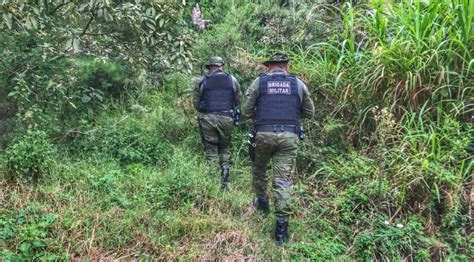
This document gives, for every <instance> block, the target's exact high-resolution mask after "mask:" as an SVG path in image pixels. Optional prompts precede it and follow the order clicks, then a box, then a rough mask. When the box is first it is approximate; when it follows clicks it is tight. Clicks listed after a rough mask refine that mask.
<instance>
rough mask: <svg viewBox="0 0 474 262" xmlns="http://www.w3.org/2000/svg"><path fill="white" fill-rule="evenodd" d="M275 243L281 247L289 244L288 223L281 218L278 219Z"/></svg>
mask: <svg viewBox="0 0 474 262" xmlns="http://www.w3.org/2000/svg"><path fill="white" fill-rule="evenodd" d="M275 241H276V244H277V245H279V246H281V245H283V244H284V243H286V242H288V221H287V220H286V219H284V218H283V217H279V216H277V217H276V228H275Z"/></svg>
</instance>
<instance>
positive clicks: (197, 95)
mask: <svg viewBox="0 0 474 262" xmlns="http://www.w3.org/2000/svg"><path fill="white" fill-rule="evenodd" d="M201 81H202V78H198V79H196V80H195V83H194V88H193V106H194V108H196V110H198V111H199V110H200V109H199V103H200V102H201Z"/></svg>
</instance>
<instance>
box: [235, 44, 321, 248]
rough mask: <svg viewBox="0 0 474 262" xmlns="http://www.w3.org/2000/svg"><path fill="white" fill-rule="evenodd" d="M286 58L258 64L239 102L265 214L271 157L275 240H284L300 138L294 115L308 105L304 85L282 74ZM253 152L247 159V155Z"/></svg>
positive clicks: (310, 109)
mask: <svg viewBox="0 0 474 262" xmlns="http://www.w3.org/2000/svg"><path fill="white" fill-rule="evenodd" d="M288 62H289V57H288V55H286V54H285V53H281V52H279V53H275V54H274V55H272V56H271V58H270V59H269V60H268V61H266V62H264V63H263V64H264V65H265V66H266V67H267V72H266V73H263V74H261V75H260V76H259V77H258V78H257V79H255V80H254V81H253V83H252V84H251V85H250V87H249V88H248V90H247V92H246V94H245V98H244V102H243V105H242V119H245V118H247V119H248V118H251V119H252V120H253V134H252V135H251V137H252V138H253V139H251V143H250V144H251V146H250V149H251V150H254V151H253V154H252V152H251V158H253V159H252V161H253V164H252V173H253V181H252V186H253V190H254V192H255V195H256V197H255V198H254V200H253V204H254V205H255V207H256V208H257V210H260V211H262V212H263V213H265V214H268V213H269V202H268V194H267V181H268V180H269V176H268V174H267V165H268V163H269V162H270V160H272V169H273V179H272V188H273V191H272V192H273V198H274V203H275V215H276V230H275V240H276V241H277V244H280V245H281V244H283V243H284V242H287V241H288V220H289V217H290V215H291V214H292V211H291V209H290V198H291V177H292V174H293V173H294V170H295V162H296V154H297V149H298V142H299V140H300V138H301V139H302V137H303V129H302V127H301V123H300V118H301V117H307V118H312V117H313V115H314V104H313V102H312V101H311V98H310V93H309V91H308V88H307V87H306V85H305V84H304V83H303V82H302V81H301V80H300V79H298V78H297V77H296V76H294V75H292V74H289V73H288ZM252 155H253V157H252Z"/></svg>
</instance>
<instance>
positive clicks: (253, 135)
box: [247, 129, 257, 162]
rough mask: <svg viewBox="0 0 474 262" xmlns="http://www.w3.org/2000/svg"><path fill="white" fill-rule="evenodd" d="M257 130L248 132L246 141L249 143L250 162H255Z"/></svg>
mask: <svg viewBox="0 0 474 262" xmlns="http://www.w3.org/2000/svg"><path fill="white" fill-rule="evenodd" d="M256 140H257V131H256V130H255V129H253V130H252V132H251V133H250V134H249V140H248V141H247V143H248V144H249V157H250V160H252V162H255V148H256V147H257V143H256Z"/></svg>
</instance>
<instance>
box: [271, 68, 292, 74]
mask: <svg viewBox="0 0 474 262" xmlns="http://www.w3.org/2000/svg"><path fill="white" fill-rule="evenodd" d="M268 73H269V74H288V72H286V71H285V70H283V69H275V70H272V71H270V72H268Z"/></svg>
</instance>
